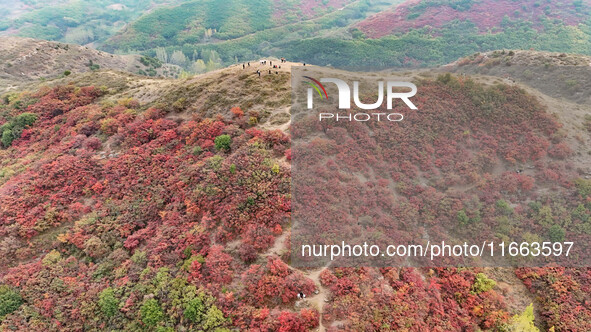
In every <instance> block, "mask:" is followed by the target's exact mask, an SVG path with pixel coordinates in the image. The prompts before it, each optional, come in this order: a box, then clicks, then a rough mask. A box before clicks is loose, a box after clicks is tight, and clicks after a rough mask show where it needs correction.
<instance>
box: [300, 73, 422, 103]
mask: <svg viewBox="0 0 591 332" xmlns="http://www.w3.org/2000/svg"><path fill="white" fill-rule="evenodd" d="M304 78H307V79H309V80H310V81H312V82H313V83H312V82H309V81H304V83H306V84H308V85H310V86H311V87H310V88H308V109H312V108H313V107H314V99H313V95H314V90H316V92H318V95H319V96H320V99H326V100H328V93H326V89H325V88H324V85H322V83H334V84H335V85H336V86H337V89H338V91H339V109H350V108H351V88H350V87H349V85H348V84H347V83H346V82H345V81H343V80H341V79H338V78H321V79H320V81H319V80H316V79H314V78H312V77H310V76H304ZM394 88H409V89H410V91H409V92H394ZM320 90H322V92H321V91H320ZM323 93H324V95H323ZM416 94H417V86H416V85H414V84H412V83H409V82H396V81H388V82H387V83H386V100H387V107H388V109H389V110H391V109H392V104H393V101H394V99H400V100H402V101H403V102H404V103H405V104H406V106H408V107H409V108H410V109H412V110H416V109H417V107H416V106H415V105H414V104H413V103H412V102H411V101H410V99H409V98H411V97H413V96H414V95H416ZM353 101H354V102H355V105H356V106H357V107H359V108H360V109H364V110H374V109H377V108H378V107H380V106H381V105H382V103H383V102H384V81H379V82H378V100H377V101H376V102H375V103H373V104H364V103H362V102H361V100H360V99H359V81H353Z"/></svg>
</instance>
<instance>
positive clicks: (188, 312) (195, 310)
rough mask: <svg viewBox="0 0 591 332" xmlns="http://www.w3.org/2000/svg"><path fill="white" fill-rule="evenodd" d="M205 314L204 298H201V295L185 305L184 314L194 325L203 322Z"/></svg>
mask: <svg viewBox="0 0 591 332" xmlns="http://www.w3.org/2000/svg"><path fill="white" fill-rule="evenodd" d="M204 314H205V304H204V303H203V296H201V294H199V296H197V297H196V298H194V299H191V300H189V302H188V303H187V304H186V305H185V311H184V312H183V315H184V316H185V318H186V319H188V320H190V321H191V322H193V323H199V322H201V320H202V319H203V316H204Z"/></svg>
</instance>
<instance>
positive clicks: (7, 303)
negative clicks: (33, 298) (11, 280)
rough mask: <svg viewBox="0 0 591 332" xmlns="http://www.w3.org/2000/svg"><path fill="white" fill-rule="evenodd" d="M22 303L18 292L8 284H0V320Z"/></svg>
mask: <svg viewBox="0 0 591 332" xmlns="http://www.w3.org/2000/svg"><path fill="white" fill-rule="evenodd" d="M21 304H23V299H22V298H21V296H20V294H19V293H18V292H16V291H15V290H13V289H11V288H10V287H8V286H0V321H2V319H4V317H6V315H8V314H11V313H13V312H14V311H16V309H18V308H19V307H20V306H21Z"/></svg>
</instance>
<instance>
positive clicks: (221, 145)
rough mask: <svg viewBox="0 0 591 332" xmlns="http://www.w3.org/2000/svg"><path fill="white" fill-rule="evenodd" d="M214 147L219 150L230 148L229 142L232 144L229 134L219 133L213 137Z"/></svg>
mask: <svg viewBox="0 0 591 332" xmlns="http://www.w3.org/2000/svg"><path fill="white" fill-rule="evenodd" d="M214 142H215V148H216V149H217V150H218V151H219V150H224V151H228V150H230V144H232V138H231V137H230V135H220V136H218V137H216V138H215V141H214Z"/></svg>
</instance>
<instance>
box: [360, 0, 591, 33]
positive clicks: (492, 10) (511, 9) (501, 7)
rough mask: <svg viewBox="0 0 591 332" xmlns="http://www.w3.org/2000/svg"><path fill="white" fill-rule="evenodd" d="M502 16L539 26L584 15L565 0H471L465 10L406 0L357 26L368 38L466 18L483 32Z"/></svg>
mask: <svg viewBox="0 0 591 332" xmlns="http://www.w3.org/2000/svg"><path fill="white" fill-rule="evenodd" d="M428 2H433V4H431V5H430V6H428V7H426V8H424V9H423V10H418V11H417V10H415V7H416V6H417V5H418V4H422V3H428ZM415 13H416V14H415ZM505 16H507V17H509V18H511V19H515V18H521V19H525V20H526V21H530V22H532V23H533V24H534V26H539V24H540V22H541V20H542V19H544V18H548V19H560V20H562V21H563V22H564V23H565V24H567V25H576V24H578V23H580V22H582V20H584V19H585V18H584V16H583V15H581V14H578V13H577V11H576V8H575V7H574V6H573V1H564V0H560V1H538V0H524V1H513V0H481V1H473V4H472V5H471V7H470V8H469V9H467V10H458V9H454V8H452V7H450V6H449V5H447V4H441V2H435V1H430V0H409V1H406V2H404V3H403V4H401V5H399V6H398V7H395V8H393V9H392V10H389V11H384V12H381V13H378V14H376V15H374V16H372V17H369V18H367V19H365V20H364V21H362V22H360V23H358V24H357V25H356V27H357V28H358V29H360V30H361V31H363V32H364V33H365V34H366V35H367V36H368V37H370V38H380V37H383V36H386V35H389V34H394V33H401V32H407V31H408V30H411V29H419V28H423V27H434V28H439V27H442V26H443V25H445V24H446V23H448V22H450V21H453V20H460V21H466V20H469V21H471V22H472V23H474V24H475V25H476V26H477V27H478V28H479V29H480V31H482V32H487V31H490V30H492V31H493V32H494V30H495V29H498V28H499V27H500V26H501V22H502V21H503V18H504V17H505Z"/></svg>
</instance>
